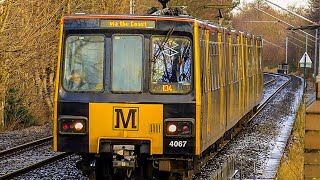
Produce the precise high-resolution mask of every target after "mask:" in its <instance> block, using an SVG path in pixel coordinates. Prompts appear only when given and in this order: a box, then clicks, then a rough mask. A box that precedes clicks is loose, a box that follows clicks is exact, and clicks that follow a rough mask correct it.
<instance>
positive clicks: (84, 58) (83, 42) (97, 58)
mask: <svg viewBox="0 0 320 180" xmlns="http://www.w3.org/2000/svg"><path fill="white" fill-rule="evenodd" d="M103 58H104V36H102V35H98V36H97V35H94V36H90V35H81V36H75V35H72V36H68V37H67V39H66V42H65V57H64V60H65V62H64V77H63V87H64V88H65V89H66V90H67V91H101V90H102V89H103Z"/></svg>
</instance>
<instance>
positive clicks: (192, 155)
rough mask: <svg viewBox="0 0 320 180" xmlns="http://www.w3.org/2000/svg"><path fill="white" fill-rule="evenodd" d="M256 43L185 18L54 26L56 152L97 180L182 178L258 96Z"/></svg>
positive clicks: (68, 20) (78, 19) (123, 18)
mask: <svg viewBox="0 0 320 180" xmlns="http://www.w3.org/2000/svg"><path fill="white" fill-rule="evenodd" d="M261 60H262V39H261V38H260V37H258V36H254V35H252V34H247V33H244V32H238V31H235V30H229V29H227V28H223V27H221V26H219V25H214V24H210V23H206V22H202V21H200V20H198V19H195V18H191V17H180V16H152V15H146V16H137V15H72V16H66V17H64V18H62V20H61V30H60V43H59V57H58V65H57V76H56V87H55V97H54V129H53V135H54V141H53V149H54V151H63V152H74V153H78V154H80V155H81V157H82V159H81V161H79V162H78V163H77V167H79V168H80V169H81V170H82V171H83V172H84V173H86V174H90V173H92V172H94V174H95V176H96V177H97V179H102V178H107V177H112V176H116V175H117V174H125V175H126V176H130V175H131V174H136V175H137V176H139V177H142V179H148V178H151V177H155V176H162V175H163V174H171V176H173V175H174V174H184V176H185V177H186V176H187V175H186V174H187V172H188V171H192V170H194V171H195V170H196V169H197V167H198V166H197V162H199V160H200V159H201V158H202V157H204V156H205V155H206V154H208V152H209V151H212V150H213V149H217V147H218V142H221V139H223V138H224V137H225V136H226V135H228V134H230V131H233V127H236V126H239V122H240V120H241V119H243V117H245V116H246V115H248V114H249V113H251V112H252V111H253V110H254V109H255V108H256V107H257V105H258V104H259V102H260V101H261V99H262V96H263V94H262V93H263V74H262V68H261Z"/></svg>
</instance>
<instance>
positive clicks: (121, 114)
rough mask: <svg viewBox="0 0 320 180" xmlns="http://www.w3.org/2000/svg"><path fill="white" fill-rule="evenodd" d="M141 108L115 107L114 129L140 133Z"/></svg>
mask: <svg viewBox="0 0 320 180" xmlns="http://www.w3.org/2000/svg"><path fill="white" fill-rule="evenodd" d="M138 128H139V108H137V107H113V129H114V130H126V131H138Z"/></svg>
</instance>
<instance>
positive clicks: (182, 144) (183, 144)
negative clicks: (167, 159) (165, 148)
mask: <svg viewBox="0 0 320 180" xmlns="http://www.w3.org/2000/svg"><path fill="white" fill-rule="evenodd" d="M186 145H187V141H170V143H169V146H170V147H186Z"/></svg>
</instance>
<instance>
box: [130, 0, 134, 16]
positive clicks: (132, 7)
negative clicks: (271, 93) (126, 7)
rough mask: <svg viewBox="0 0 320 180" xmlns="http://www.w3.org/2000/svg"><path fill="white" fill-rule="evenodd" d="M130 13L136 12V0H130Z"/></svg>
mask: <svg viewBox="0 0 320 180" xmlns="http://www.w3.org/2000/svg"><path fill="white" fill-rule="evenodd" d="M130 14H134V0H130Z"/></svg>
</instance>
